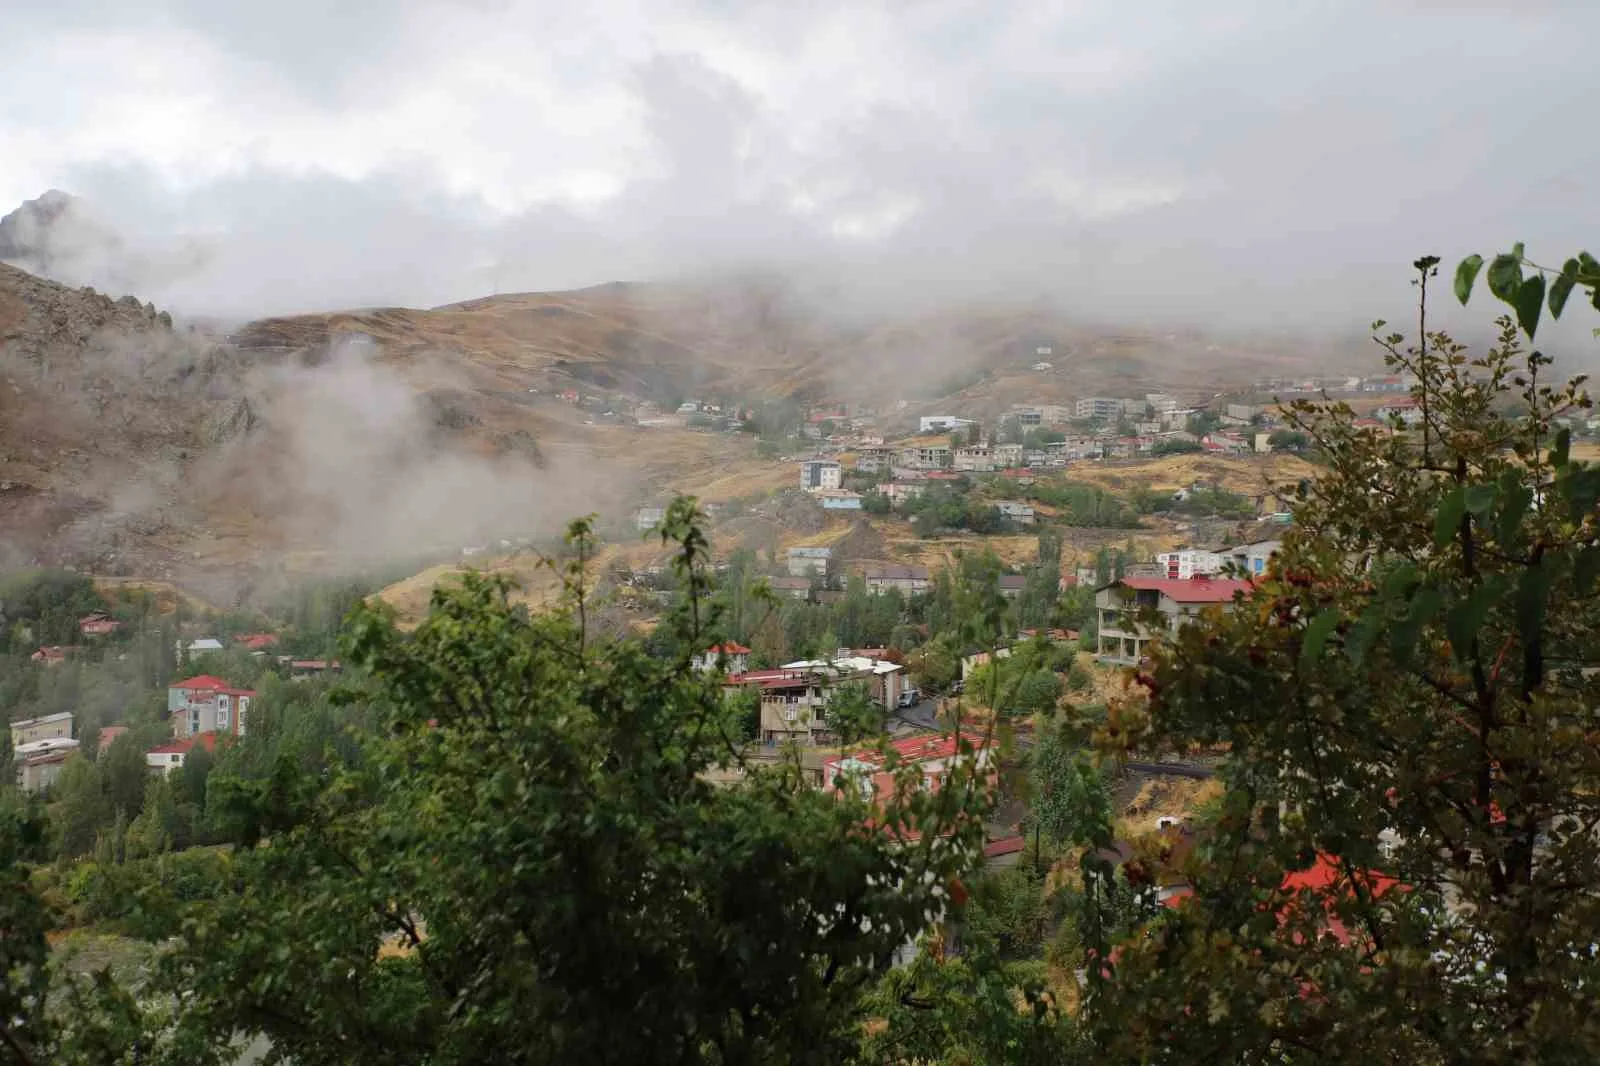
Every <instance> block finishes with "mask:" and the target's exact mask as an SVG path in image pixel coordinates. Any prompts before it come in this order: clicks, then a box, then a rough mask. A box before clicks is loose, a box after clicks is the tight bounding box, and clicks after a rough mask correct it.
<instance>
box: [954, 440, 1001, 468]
mask: <svg viewBox="0 0 1600 1066" xmlns="http://www.w3.org/2000/svg"><path fill="white" fill-rule="evenodd" d="M951 468H952V469H954V470H959V471H963V472H965V473H973V474H988V473H993V472H994V469H995V462H994V453H993V452H992V451H990V449H989V446H988V445H987V444H970V445H968V446H967V447H965V448H957V449H956V451H955V457H954V459H953V461H952V463H951Z"/></svg>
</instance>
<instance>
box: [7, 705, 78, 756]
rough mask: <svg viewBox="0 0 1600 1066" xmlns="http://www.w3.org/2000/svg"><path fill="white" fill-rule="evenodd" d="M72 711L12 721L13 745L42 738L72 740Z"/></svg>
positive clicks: (15, 746) (19, 745)
mask: <svg viewBox="0 0 1600 1066" xmlns="http://www.w3.org/2000/svg"><path fill="white" fill-rule="evenodd" d="M72 721H73V717H72V712H71V711H62V712H60V713H59V714H47V715H44V716H43V717H41V718H23V719H21V720H20V721H16V722H12V723H11V746H12V748H20V747H22V746H23V745H24V744H33V743H35V742H37V741H40V740H70V739H71V738H72Z"/></svg>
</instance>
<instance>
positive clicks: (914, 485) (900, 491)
mask: <svg viewBox="0 0 1600 1066" xmlns="http://www.w3.org/2000/svg"><path fill="white" fill-rule="evenodd" d="M927 489H928V483H927V482H926V481H891V482H889V484H887V485H885V486H884V489H883V491H884V495H885V496H888V497H889V506H890V507H903V506H904V505H905V503H906V501H907V500H910V499H914V498H916V497H918V496H921V495H922V494H923V493H924V492H926V491H927Z"/></svg>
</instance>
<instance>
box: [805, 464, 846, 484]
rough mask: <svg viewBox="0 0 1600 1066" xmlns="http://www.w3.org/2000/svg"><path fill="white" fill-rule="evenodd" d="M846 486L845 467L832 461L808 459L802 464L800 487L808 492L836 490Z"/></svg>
mask: <svg viewBox="0 0 1600 1066" xmlns="http://www.w3.org/2000/svg"><path fill="white" fill-rule="evenodd" d="M843 484H844V467H842V466H840V465H839V463H837V462H836V461H834V460H832V459H807V460H806V461H805V462H803V463H801V464H800V487H801V488H803V489H805V490H806V491H807V492H817V491H819V490H821V489H836V488H839V487H840V486H842V485H843Z"/></svg>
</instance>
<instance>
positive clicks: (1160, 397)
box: [1144, 392, 1178, 413]
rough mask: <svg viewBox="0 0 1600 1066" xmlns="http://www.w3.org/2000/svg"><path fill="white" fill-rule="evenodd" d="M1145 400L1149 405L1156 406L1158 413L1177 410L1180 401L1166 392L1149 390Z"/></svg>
mask: <svg viewBox="0 0 1600 1066" xmlns="http://www.w3.org/2000/svg"><path fill="white" fill-rule="evenodd" d="M1144 402H1145V403H1146V404H1147V405H1148V406H1150V407H1154V408H1155V409H1156V411H1157V413H1159V412H1161V411H1176V410H1177V409H1178V401H1177V400H1176V399H1175V398H1174V397H1171V396H1168V395H1167V394H1166V393H1164V392H1147V393H1145V395H1144Z"/></svg>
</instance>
